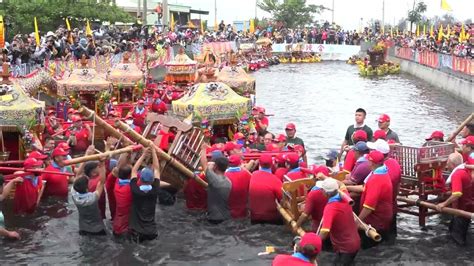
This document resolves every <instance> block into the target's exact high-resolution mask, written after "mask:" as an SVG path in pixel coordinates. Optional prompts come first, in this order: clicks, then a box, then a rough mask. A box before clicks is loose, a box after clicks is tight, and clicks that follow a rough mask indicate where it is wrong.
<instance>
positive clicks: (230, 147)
mask: <svg viewBox="0 0 474 266" xmlns="http://www.w3.org/2000/svg"><path fill="white" fill-rule="evenodd" d="M240 148H242V145H240V144H236V143H234V142H231V141H229V142H227V143H226V144H225V145H224V151H231V150H235V149H240Z"/></svg>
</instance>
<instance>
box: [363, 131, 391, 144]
mask: <svg viewBox="0 0 474 266" xmlns="http://www.w3.org/2000/svg"><path fill="white" fill-rule="evenodd" d="M364 132H365V131H364ZM378 139H383V140H385V139H387V133H386V132H385V131H384V130H381V129H378V130H375V132H374V141H375V140H378Z"/></svg>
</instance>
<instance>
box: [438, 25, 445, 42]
mask: <svg viewBox="0 0 474 266" xmlns="http://www.w3.org/2000/svg"><path fill="white" fill-rule="evenodd" d="M443 35H444V34H443V24H440V25H439V30H438V41H439V42H440V41H442V40H443Z"/></svg>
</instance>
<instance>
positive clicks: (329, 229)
mask: <svg viewBox="0 0 474 266" xmlns="http://www.w3.org/2000/svg"><path fill="white" fill-rule="evenodd" d="M317 183H319V184H318V186H319V187H321V189H320V190H321V191H322V194H323V197H325V198H326V200H327V204H326V205H325V207H324V212H323V215H322V222H321V230H320V231H319V236H320V237H321V239H323V240H324V239H326V238H327V237H328V236H329V237H330V239H331V243H332V246H333V249H334V251H335V252H336V258H335V260H334V265H352V264H353V263H354V258H355V257H356V255H357V252H358V251H359V249H360V237H359V234H358V232H357V225H356V223H355V221H354V216H353V212H352V208H351V206H350V205H349V203H348V202H347V201H346V200H344V198H343V197H342V196H341V195H343V194H341V193H346V192H340V191H339V183H338V182H337V181H336V180H335V179H333V178H325V179H324V181H318V182H317Z"/></svg>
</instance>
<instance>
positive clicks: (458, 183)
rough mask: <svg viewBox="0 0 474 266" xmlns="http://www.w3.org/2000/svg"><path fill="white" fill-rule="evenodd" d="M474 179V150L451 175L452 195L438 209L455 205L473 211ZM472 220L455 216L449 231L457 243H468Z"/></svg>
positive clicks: (457, 207)
mask: <svg viewBox="0 0 474 266" xmlns="http://www.w3.org/2000/svg"><path fill="white" fill-rule="evenodd" d="M473 180H474V152H472V153H471V154H470V155H469V156H468V158H467V160H466V163H465V165H464V168H457V169H456V170H454V172H453V173H452V175H451V180H450V181H451V196H450V197H449V198H448V199H447V200H446V201H444V202H441V203H439V204H438V205H436V207H437V209H438V211H440V212H441V211H443V208H445V207H448V206H450V205H453V207H454V208H456V209H460V210H464V211H468V212H473V211H474V202H473V195H472V193H473V190H472V186H473ZM470 223H471V220H470V219H466V218H463V217H460V216H453V218H452V219H451V224H450V225H449V233H450V235H451V237H452V238H453V239H454V241H455V242H456V243H458V244H459V245H462V246H464V245H466V236H467V230H468V229H469V226H470Z"/></svg>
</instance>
